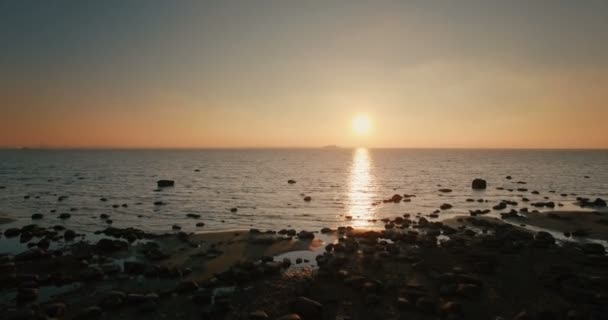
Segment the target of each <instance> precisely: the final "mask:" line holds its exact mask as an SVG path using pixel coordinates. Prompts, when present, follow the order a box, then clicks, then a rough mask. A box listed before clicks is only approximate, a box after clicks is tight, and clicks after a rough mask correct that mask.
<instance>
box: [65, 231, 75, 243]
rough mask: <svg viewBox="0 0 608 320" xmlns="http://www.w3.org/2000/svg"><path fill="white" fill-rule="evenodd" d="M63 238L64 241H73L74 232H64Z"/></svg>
mask: <svg viewBox="0 0 608 320" xmlns="http://www.w3.org/2000/svg"><path fill="white" fill-rule="evenodd" d="M63 238H64V239H65V240H66V241H70V240H74V238H76V232H74V230H66V231H65V232H64V233H63Z"/></svg>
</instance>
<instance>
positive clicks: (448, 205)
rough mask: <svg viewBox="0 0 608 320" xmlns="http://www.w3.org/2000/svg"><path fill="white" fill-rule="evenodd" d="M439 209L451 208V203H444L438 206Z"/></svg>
mask: <svg viewBox="0 0 608 320" xmlns="http://www.w3.org/2000/svg"><path fill="white" fill-rule="evenodd" d="M439 208H440V209H441V210H449V209H452V205H451V204H449V203H444V204H442V205H441V206H440V207H439Z"/></svg>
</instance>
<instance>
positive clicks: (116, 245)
mask: <svg viewBox="0 0 608 320" xmlns="http://www.w3.org/2000/svg"><path fill="white" fill-rule="evenodd" d="M128 246H129V244H128V243H126V242H124V241H120V240H112V239H100V240H99V241H98V242H97V244H96V245H95V247H96V248H97V250H99V251H101V252H106V253H107V252H116V251H120V250H123V249H126V248H127V247H128Z"/></svg>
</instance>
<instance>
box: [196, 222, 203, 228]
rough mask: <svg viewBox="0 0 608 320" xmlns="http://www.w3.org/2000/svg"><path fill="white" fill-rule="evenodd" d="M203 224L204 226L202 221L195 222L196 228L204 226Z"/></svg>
mask: <svg viewBox="0 0 608 320" xmlns="http://www.w3.org/2000/svg"><path fill="white" fill-rule="evenodd" d="M204 226H205V223H204V222H199V223H197V224H196V227H197V228H201V227H204Z"/></svg>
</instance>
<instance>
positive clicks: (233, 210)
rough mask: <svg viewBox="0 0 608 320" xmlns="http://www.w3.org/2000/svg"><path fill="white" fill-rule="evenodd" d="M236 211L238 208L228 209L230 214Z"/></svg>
mask: <svg viewBox="0 0 608 320" xmlns="http://www.w3.org/2000/svg"><path fill="white" fill-rule="evenodd" d="M237 211H239V209H238V208H230V212H237Z"/></svg>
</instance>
